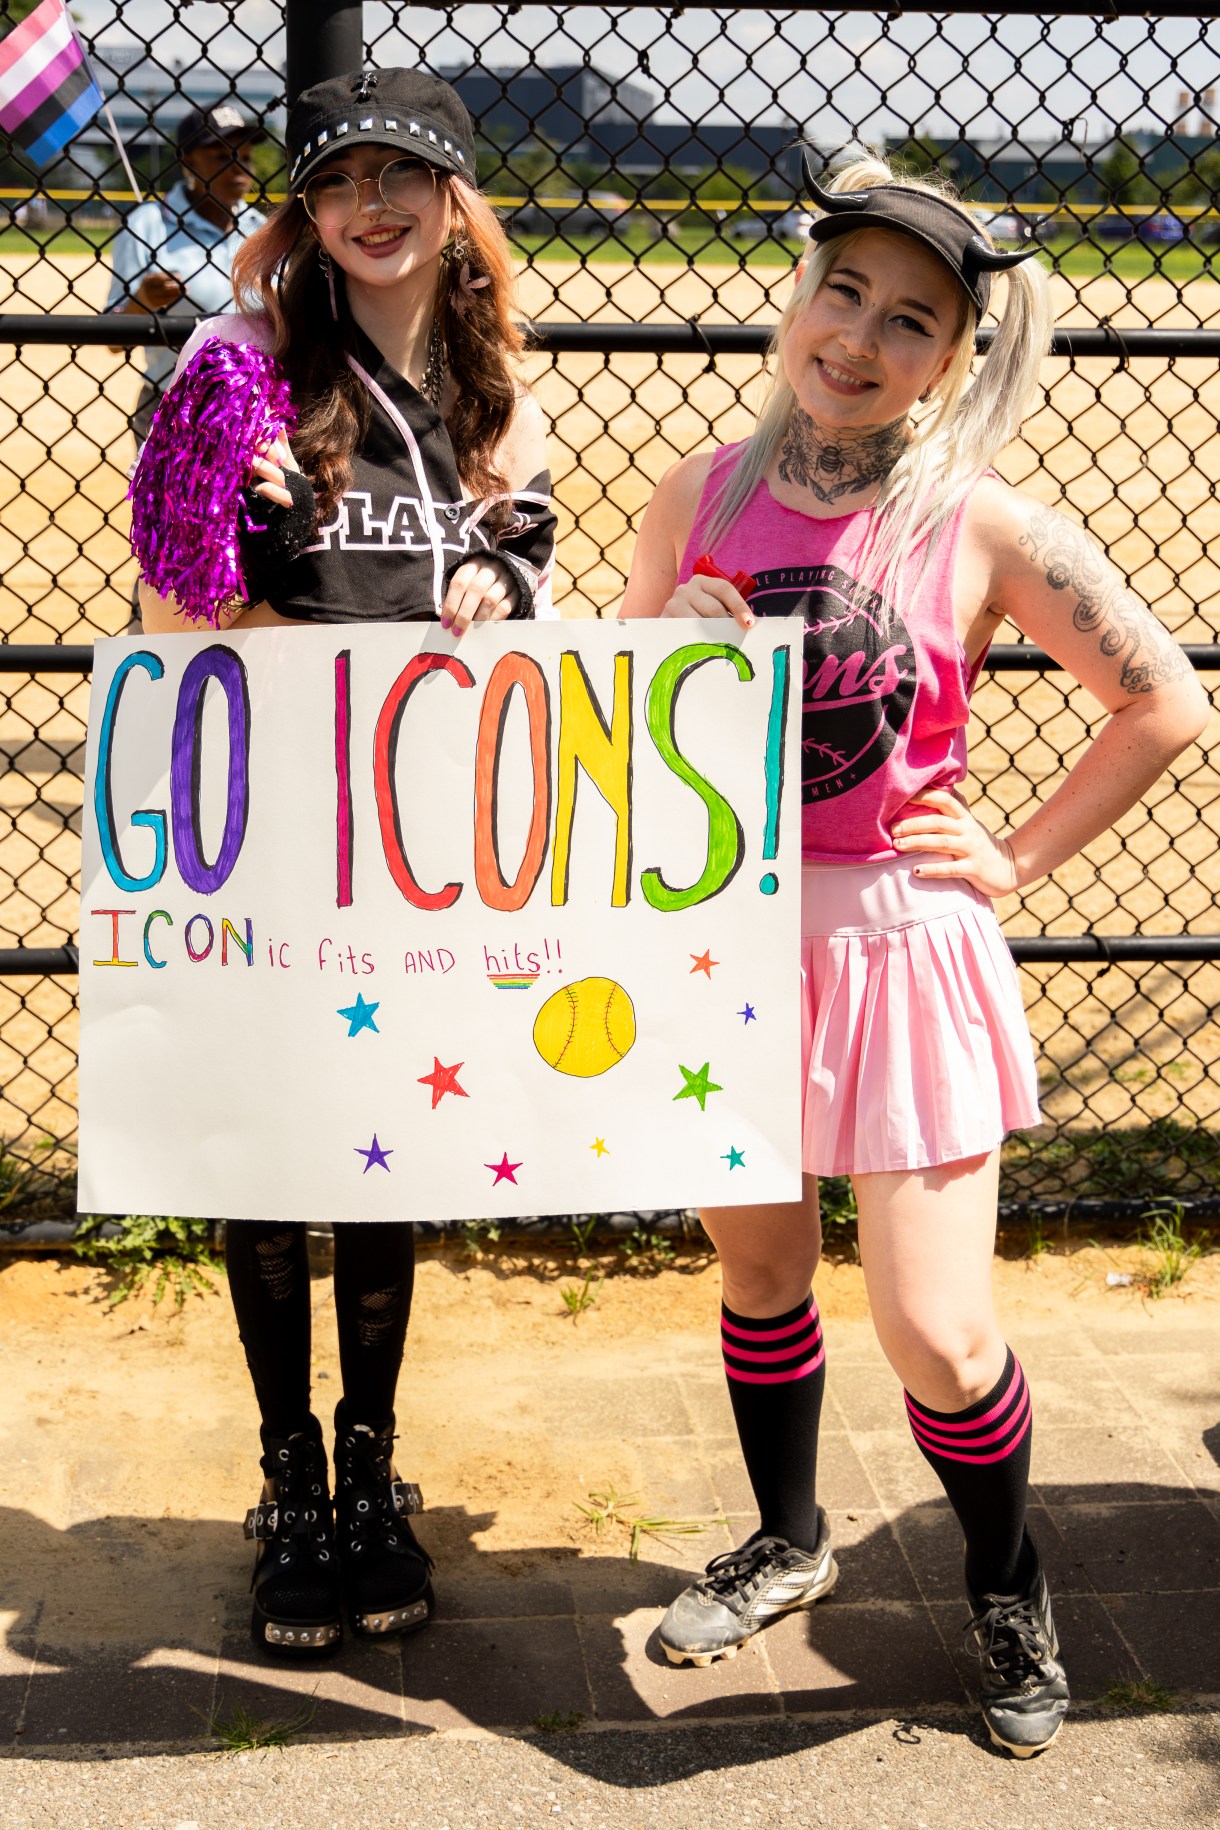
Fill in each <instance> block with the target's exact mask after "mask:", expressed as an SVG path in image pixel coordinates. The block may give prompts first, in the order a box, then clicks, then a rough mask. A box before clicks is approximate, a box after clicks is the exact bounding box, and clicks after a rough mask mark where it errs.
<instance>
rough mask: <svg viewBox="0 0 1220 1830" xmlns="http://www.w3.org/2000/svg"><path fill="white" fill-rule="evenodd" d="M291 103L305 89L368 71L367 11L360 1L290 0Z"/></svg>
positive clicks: (289, 97) (287, 22)
mask: <svg viewBox="0 0 1220 1830" xmlns="http://www.w3.org/2000/svg"><path fill="white" fill-rule="evenodd" d="M286 11H287V20H286V27H287V34H288V102H289V105H290V106H291V104H292V103H293V102H295V100H296V98H297V96H298V95H299V94H300V93H301V90H302V89H309V88H311V87H312V86H313V84H314V83H320V82H324V81H325V80H326V78H327V77H328V76H342V75H343V73H344V71H345V70H362V69H363V68H364V7H363V5H361V4H360V3H359V0H357V4H356V5H354V6H353V5H352V4H350V0H288V4H287V9H286Z"/></svg>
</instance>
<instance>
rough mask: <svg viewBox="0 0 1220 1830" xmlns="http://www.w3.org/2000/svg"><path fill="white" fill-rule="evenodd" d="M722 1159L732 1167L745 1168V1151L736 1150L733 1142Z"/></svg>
mask: <svg viewBox="0 0 1220 1830" xmlns="http://www.w3.org/2000/svg"><path fill="white" fill-rule="evenodd" d="M720 1161H721V1162H722V1163H727V1164H728V1166H729V1168H730V1169H744V1168H745V1161H746V1157H745V1151H744V1150H735V1149H734V1148H733V1146H732V1144H730V1145H729V1147H728V1150H727V1151H726V1152H725V1154H724V1155H723V1156H722V1157H721V1159H720Z"/></svg>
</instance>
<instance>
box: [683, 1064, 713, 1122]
mask: <svg viewBox="0 0 1220 1830" xmlns="http://www.w3.org/2000/svg"><path fill="white" fill-rule="evenodd" d="M711 1066H712V1064H711V1062H710V1061H705V1062H704V1064H703V1066H702V1067H701V1068H700V1069H699V1072H698V1073H697V1074H696V1073H694V1072H692V1070H691V1069H690V1068H688V1067H683V1066H682V1063H681V1062H680V1061H679V1063H678V1072H679V1073H680V1074H684V1075H685V1077H686V1085H685V1086H684V1087H683V1089H682V1091H681V1092H680V1093H675V1094H674V1098H675V1099H697V1100H698V1101H699V1110H700V1111H701V1112H706V1111H707V1105H706V1100H707V1096H708V1094H709V1093H723V1092H724V1088H723V1087H720V1086H717V1084H716V1082H715V1081H714V1080H711V1079H709V1074H710V1072H711Z"/></svg>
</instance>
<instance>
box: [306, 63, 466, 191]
mask: <svg viewBox="0 0 1220 1830" xmlns="http://www.w3.org/2000/svg"><path fill="white" fill-rule="evenodd" d="M285 137H286V152H287V157H288V184H289V188H290V189H291V190H293V191H300V189H301V188H302V186H303V185H304V184H305V183H306V182H307V181H308V179H310V178H311V177H312V176H313V174H314V172H316V171H317V169H318V167H319V166H321V165H324V164H325V163H326V161H327V160H328V159H332V158H333V157H334V155H335V154H336V153H337V152H340V151H342V149H343V148H344V147H345V146H393V147H395V148H396V149H397V151H399V152H400V153H401V154H402V156H403V157H404V158H408V157H410V158H414V159H422V160H423V161H424V163H425V164H427V165H435V166H437V167H438V168H439V169H440V170H441V171H445V172H454V173H456V174H457V176H458V177H459V178H467V179H469V181H470V183H471V184H474V183H475V154H474V128H473V127H472V126H471V124H470V116H469V114H467V112H466V107H465V104H464V103H463V102H462V100H461V97H460V96H459V95H458V93H457V91H456V89H452V88H450V86H449V84H448V83H444V82H442V81H441V79H440V77H439V76H429V75H427V74H426V73H425V72H424V71H423V70H365V71H360V70H350V71H349V72H348V74H347V75H346V76H332V77H329V78H328V79H327V81H326V82H324V83H315V84H314V86H313V88H312V89H303V90H302V91H301V93H300V95H298V97H297V99H296V101H295V102H294V103H293V104H292V108H291V110H290V111H289V115H288V130H287V134H286V136H285Z"/></svg>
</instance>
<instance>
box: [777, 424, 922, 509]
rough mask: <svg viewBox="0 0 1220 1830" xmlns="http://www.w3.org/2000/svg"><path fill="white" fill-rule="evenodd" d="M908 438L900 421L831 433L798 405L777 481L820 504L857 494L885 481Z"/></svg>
mask: <svg viewBox="0 0 1220 1830" xmlns="http://www.w3.org/2000/svg"><path fill="white" fill-rule="evenodd" d="M909 437H910V427H909V425H908V423H907V421H906V420H905V419H896V420H895V421H894V422H893V424H892V425H889V426H878V427H876V428H870V430H869V431H867V432H845V433H842V434H840V435H836V434H835V433H834V432H833V431H830V430H828V429H827V428H826V427H823V426H819V425H818V424H817V422H816V421H815V420H812V419H810V417H809V415H808V413H806V412H805V411H804V409H803V408H802V407H794V408H793V409H792V417H791V418H790V419H789V421H788V430H787V432H786V433H785V434H784V442H783V444H782V445H781V446H780V453H779V476H780V481H781V482H782V483H791V484H793V485H795V487H796V488H798V489H808V490H811V491H812V492H813V494H814V495H815V496H816V497H817V499H818V501H819V502H826V503H830V502H838V501H839V500H840V499H841V498H842V497H843V496H855V495H859V494H860V493H861V492H862V491H864V490H866V489H872V488H873V487H874V485H876V484H877V483H883V482H884V481H885V479H886V477H888V476H889V474H890V471H891V470H892V469H893V468H894V465H895V464H896V463H897V462H898V459H899V458H900V457H901V455H902V452H903V449H904V447H905V445H906V443H907V440H908V438H909Z"/></svg>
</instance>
